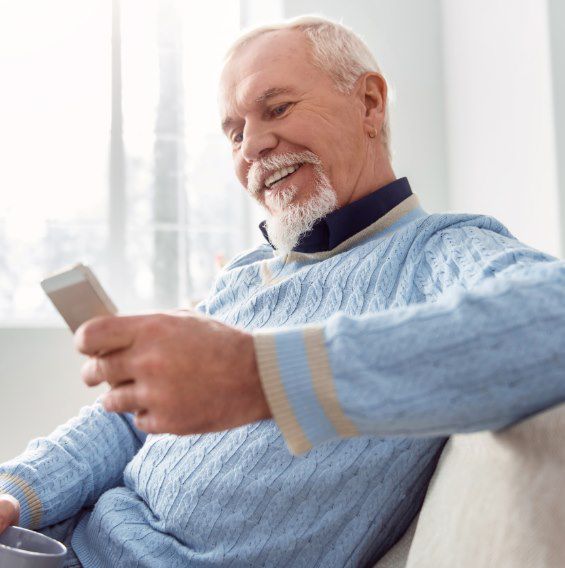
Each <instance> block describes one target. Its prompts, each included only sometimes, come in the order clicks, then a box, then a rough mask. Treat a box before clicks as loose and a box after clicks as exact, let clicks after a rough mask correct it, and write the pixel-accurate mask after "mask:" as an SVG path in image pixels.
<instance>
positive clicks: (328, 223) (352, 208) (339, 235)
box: [259, 177, 412, 253]
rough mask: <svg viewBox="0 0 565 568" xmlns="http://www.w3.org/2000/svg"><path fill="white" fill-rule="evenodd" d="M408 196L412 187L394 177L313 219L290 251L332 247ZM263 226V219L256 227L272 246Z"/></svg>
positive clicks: (319, 250) (404, 180) (320, 249)
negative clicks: (388, 181)
mask: <svg viewBox="0 0 565 568" xmlns="http://www.w3.org/2000/svg"><path fill="white" fill-rule="evenodd" d="M411 195H412V189H411V188H410V184H409V183H408V179H407V178H405V177H403V178H400V179H397V180H395V181H393V182H392V183H389V184H387V185H385V186H384V187H381V188H380V189H377V190H376V191H373V193H370V194H369V195H366V196H365V197H362V198H361V199H358V200H357V201H354V202H353V203H349V204H348V205H345V206H344V207H341V208H340V209H336V210H335V211H332V212H331V213H330V214H329V215H326V216H325V217H324V218H323V219H320V220H319V221H316V223H315V224H314V226H313V227H312V230H311V231H309V232H308V233H305V234H304V235H302V236H301V237H300V241H299V242H298V244H297V245H296V246H295V247H294V248H293V249H292V250H293V251H295V252H307V253H313V252H322V251H328V250H332V249H334V248H335V247H336V246H338V245H339V244H341V243H342V242H343V241H345V240H347V239H348V238H349V237H352V236H353V235H355V234H357V233H358V232H359V231H362V230H363V229H365V228H366V227H368V226H369V225H372V224H373V223H374V222H375V221H377V220H378V219H380V218H381V217H384V215H386V214H387V213H388V212H389V211H390V210H391V209H394V208H395V207H396V206H397V205H398V204H399V203H401V202H402V201H404V200H405V199H406V198H407V197H410V196H411ZM265 225H266V222H265V221H262V222H261V224H260V225H259V229H261V232H262V233H263V236H264V237H265V239H266V240H267V242H268V243H269V244H270V245H271V246H272V247H273V248H275V247H274V246H273V244H272V243H271V241H269V234H268V233H267V229H266V226H265Z"/></svg>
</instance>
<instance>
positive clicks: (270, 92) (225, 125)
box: [222, 87, 294, 132]
mask: <svg viewBox="0 0 565 568" xmlns="http://www.w3.org/2000/svg"><path fill="white" fill-rule="evenodd" d="M293 92H294V91H293V90H292V89H291V88H290V87H270V88H268V89H266V90H265V91H263V92H262V93H261V94H260V95H259V96H258V97H257V98H256V99H254V101H253V102H254V103H256V104H263V103H265V102H266V101H268V100H269V99H272V98H273V97H277V96H278V95H288V94H290V93H293ZM234 122H235V120H234V119H233V118H231V117H229V116H228V117H227V118H226V119H225V120H223V121H222V130H223V131H224V132H226V131H227V130H228V129H229V127H230V126H231V125H232V124H233V123H234Z"/></svg>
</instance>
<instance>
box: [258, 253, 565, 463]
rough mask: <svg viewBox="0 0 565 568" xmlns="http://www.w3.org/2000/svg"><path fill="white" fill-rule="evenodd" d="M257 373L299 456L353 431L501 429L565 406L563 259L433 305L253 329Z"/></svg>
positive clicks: (419, 432)
mask: <svg viewBox="0 0 565 568" xmlns="http://www.w3.org/2000/svg"><path fill="white" fill-rule="evenodd" d="M255 343H256V349H257V354H258V359H259V369H260V372H261V377H262V381H263V386H264V389H265V391H266V393H267V398H268V400H269V404H270V406H271V410H272V411H273V414H274V417H275V419H276V420H277V422H278V423H279V426H281V429H282V430H283V433H284V434H285V436H286V438H287V441H288V442H289V445H290V447H291V448H292V449H293V451H295V452H301V451H305V450H307V449H308V448H309V447H311V446H312V445H316V444H319V443H321V442H323V441H325V440H328V439H332V438H336V437H345V436H353V435H356V434H375V435H379V436H385V435H403V436H435V435H449V434H452V433H455V432H464V431H471V430H482V429H498V428H501V427H504V426H506V425H509V424H511V423H512V422H515V421H517V420H519V419H521V418H523V417H525V416H527V415H529V414H532V413H534V412H536V411H539V410H541V409H543V408H546V407H548V406H551V405H553V404H556V403H558V402H561V401H562V400H565V354H564V351H565V263H563V262H544V263H536V264H532V265H529V266H524V267H518V268H516V269H514V268H513V269H512V270H511V271H509V272H508V274H507V275H504V276H500V277H498V278H489V279H487V280H485V281H483V282H482V283H481V284H479V285H478V286H476V287H475V288H474V289H473V290H468V291H462V290H459V291H458V292H457V293H453V294H451V295H448V296H446V297H443V298H442V299H441V300H440V301H438V302H437V303H432V304H422V305H416V306H410V307H407V308H399V309H394V310H388V311H385V312H380V313H374V314H368V315H365V316H361V317H349V316H346V315H344V314H336V315H334V316H333V317H331V318H330V319H329V320H328V321H327V322H326V323H325V324H324V325H319V326H309V327H306V328H294V329H289V330H274V331H273V332H258V333H256V335H255Z"/></svg>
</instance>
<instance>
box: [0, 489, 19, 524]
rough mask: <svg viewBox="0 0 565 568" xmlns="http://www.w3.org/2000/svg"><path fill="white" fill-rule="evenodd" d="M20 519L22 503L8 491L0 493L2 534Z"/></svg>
mask: <svg viewBox="0 0 565 568" xmlns="http://www.w3.org/2000/svg"><path fill="white" fill-rule="evenodd" d="M19 521H20V503H19V501H18V500H17V499H16V498H15V497H12V496H11V495H8V494H7V493H0V534H2V533H3V532H4V531H5V530H6V529H7V528H8V527H10V526H12V525H17V524H18V523H19Z"/></svg>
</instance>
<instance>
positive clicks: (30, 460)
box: [0, 18, 565, 568]
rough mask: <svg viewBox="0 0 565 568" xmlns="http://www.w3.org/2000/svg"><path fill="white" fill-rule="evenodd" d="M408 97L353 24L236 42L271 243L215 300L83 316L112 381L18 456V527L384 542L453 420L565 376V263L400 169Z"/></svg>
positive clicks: (515, 413) (230, 90)
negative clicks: (416, 191)
mask: <svg viewBox="0 0 565 568" xmlns="http://www.w3.org/2000/svg"><path fill="white" fill-rule="evenodd" d="M386 103H387V87H386V82H385V80H384V79H383V77H382V75H381V74H380V73H379V72H378V67H377V64H376V62H375V61H374V59H373V57H372V55H371V54H370V53H369V51H368V49H367V48H366V46H365V45H364V44H363V43H362V42H361V41H360V40H359V38H358V37H356V36H355V35H354V34H353V33H352V32H351V31H349V30H347V29H345V28H344V27H342V26H340V25H337V24H334V23H331V22H328V21H326V20H321V19H317V18H302V19H299V20H295V21H290V22H285V23H284V24H282V25H280V26H273V27H269V28H261V29H258V30H254V31H252V32H251V33H249V34H247V35H245V36H243V37H242V38H241V39H240V40H239V41H238V42H237V43H236V44H235V46H234V47H233V49H232V50H231V51H230V53H229V54H228V58H227V61H226V65H225V68H224V71H223V74H222V78H221V97H220V107H221V115H222V126H223V129H224V132H225V134H226V136H227V137H228V138H229V140H230V142H231V145H232V152H233V160H234V164H235V170H236V173H237V176H238V178H239V180H240V181H241V183H242V185H243V186H244V187H245V188H246V190H247V191H248V192H249V193H250V194H251V195H252V196H253V197H254V198H255V199H257V200H258V201H259V203H261V205H263V207H264V208H265V210H266V213H267V220H266V222H265V223H264V224H263V225H262V231H263V233H264V235H265V237H266V239H267V241H268V243H266V244H264V245H262V246H259V247H258V248H256V249H254V250H252V251H248V252H245V253H243V254H242V255H240V256H239V257H237V258H236V259H234V260H233V261H232V262H231V263H230V264H229V266H228V267H227V268H226V269H225V270H224V271H223V273H222V274H221V275H220V276H219V278H218V280H217V282H216V283H215V285H214V286H213V288H212V290H211V292H210V294H209V297H208V298H207V299H206V301H205V302H203V303H202V304H201V305H200V306H199V308H198V311H197V312H177V313H174V314H156V315H149V316H134V317H116V318H102V319H97V320H93V321H91V322H89V323H87V324H86V325H85V326H83V327H82V328H81V329H80V330H79V331H78V333H77V335H76V344H77V347H78V348H79V349H80V350H81V351H82V352H83V353H85V354H87V355H89V356H90V358H89V360H88V362H87V363H86V364H85V367H84V369H83V378H84V380H85V381H86V383H87V384H89V385H95V384H98V383H100V382H102V381H107V382H108V383H109V384H110V385H111V386H112V389H111V391H110V392H109V393H108V395H106V396H105V398H104V401H103V403H102V404H100V403H98V404H95V405H93V406H91V407H87V408H84V409H82V411H81V412H80V414H79V416H78V417H77V418H74V419H73V420H71V421H70V422H68V423H67V424H65V425H64V426H62V427H60V428H59V429H57V430H56V431H55V432H54V433H53V434H51V435H50V436H49V437H46V438H40V439H37V440H34V441H32V442H31V443H30V444H29V446H28V448H27V450H26V452H25V453H24V454H22V455H21V456H19V457H18V458H16V459H14V460H13V461H11V462H9V463H6V464H4V465H2V466H1V467H0V491H3V492H4V493H5V496H4V497H3V498H2V499H0V502H1V508H0V511H3V524H4V526H5V525H6V524H7V523H9V522H16V521H17V518H18V515H19V522H20V523H21V524H22V525H24V526H28V527H32V528H35V529H42V531H43V532H45V533H46V534H51V535H53V536H57V537H58V538H61V539H63V540H65V541H66V542H67V543H68V544H69V545H70V546H71V547H72V550H73V551H74V554H76V556H77V557H78V559H77V558H74V557H73V558H72V560H71V562H74V563H75V564H71V565H79V564H78V563H79V561H80V563H82V565H83V566H85V567H90V566H138V565H140V566H151V567H156V566H163V567H167V568H169V567H171V566H212V565H222V566H223V565H238V566H275V565H279V564H280V565H289V566H313V565H322V566H359V565H364V564H367V563H370V562H374V561H375V560H376V559H378V558H380V557H381V556H382V555H383V554H384V553H385V552H386V551H387V550H388V549H389V548H390V547H391V546H392V545H393V544H394V543H395V542H396V541H397V540H398V538H399V537H400V536H401V535H402V533H403V532H404V531H405V529H406V527H407V526H408V525H409V523H410V521H411V520H412V518H413V517H414V515H415V514H416V512H417V511H418V508H419V507H420V505H421V502H422V499H423V495H424V493H425V491H426V487H427V484H428V481H429V479H430V476H431V474H432V472H433V470H434V467H435V464H436V461H437V457H438V455H439V453H440V452H441V449H442V447H443V444H444V443H445V440H446V438H447V436H449V435H450V434H452V433H454V432H462V431H472V430H480V429H497V428H501V427H504V426H506V425H509V424H511V423H513V422H515V421H517V420H519V419H521V418H523V417H525V416H528V415H530V414H532V413H534V412H536V411H539V410H541V409H544V408H546V407H548V406H550V405H553V404H556V403H558V402H560V401H562V400H564V399H565V381H564V380H563V378H564V376H563V375H564V373H563V371H564V368H565V365H564V360H563V331H564V329H565V291H564V290H565V287H564V284H565V264H564V263H563V262H559V261H556V260H555V259H554V258H552V257H550V256H548V255H546V254H543V253H541V252H539V251H536V250H533V249H532V248H530V247H528V246H526V245H524V244H522V243H520V242H518V241H517V240H516V239H514V238H513V237H512V236H511V235H510V233H509V232H508V231H507V230H506V229H505V228H504V227H503V226H502V225H501V224H500V223H499V222H497V221H496V220H494V219H492V218H488V217H484V216H477V215H455V214H452V215H429V214H427V213H425V212H424V210H423V209H422V208H421V207H420V205H419V203H418V200H417V198H416V196H415V195H413V194H412V191H411V189H410V186H409V184H408V181H407V180H406V179H405V178H403V179H396V176H395V175H394V172H393V170H392V168H391V165H390V158H389V133H388V125H387V124H388V122H387V106H386ZM132 413H134V414H132ZM271 417H272V418H274V420H270V419H269V418H271ZM207 432H208V433H207ZM209 432H212V433H209ZM206 433H207V434H206ZM147 434H149V435H147ZM187 434H192V435H187ZM285 442H286V445H285ZM287 446H288V448H290V450H291V452H292V453H291V452H289V451H288V449H287ZM293 454H295V455H293ZM297 454H300V455H297ZM0 529H3V526H0Z"/></svg>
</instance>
